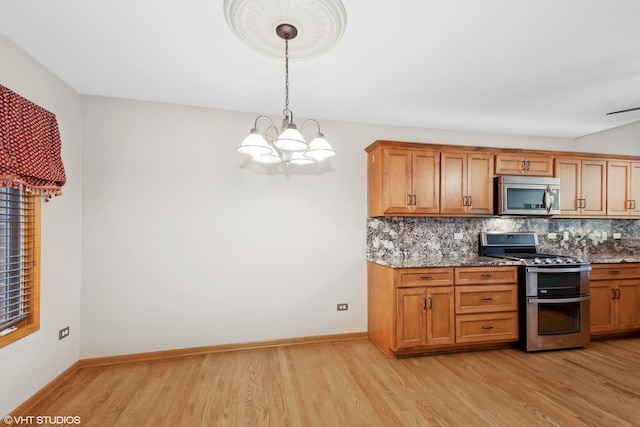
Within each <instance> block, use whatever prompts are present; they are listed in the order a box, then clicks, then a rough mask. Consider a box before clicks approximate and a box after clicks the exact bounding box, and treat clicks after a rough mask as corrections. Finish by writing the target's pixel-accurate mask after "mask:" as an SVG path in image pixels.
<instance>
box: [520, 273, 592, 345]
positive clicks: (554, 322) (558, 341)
mask: <svg viewBox="0 0 640 427" xmlns="http://www.w3.org/2000/svg"><path fill="white" fill-rule="evenodd" d="M590 270H591V267H590V266H588V265H580V266H567V267H565V266H557V267H556V266H540V267H525V277H524V280H523V282H524V285H525V286H524V289H522V290H523V291H524V292H522V293H521V297H520V299H521V306H520V308H521V310H520V313H521V318H520V321H521V327H520V335H521V339H520V344H521V347H522V349H523V350H526V351H539V350H552V349H562V348H573V347H584V346H586V345H587V344H589V338H590V336H589V311H590V300H591V296H590V295H589V278H590Z"/></svg>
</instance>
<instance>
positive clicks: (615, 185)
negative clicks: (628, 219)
mask: <svg viewBox="0 0 640 427" xmlns="http://www.w3.org/2000/svg"><path fill="white" fill-rule="evenodd" d="M607 215H624V216H630V215H633V216H639V215H640V162H626V161H608V162H607Z"/></svg>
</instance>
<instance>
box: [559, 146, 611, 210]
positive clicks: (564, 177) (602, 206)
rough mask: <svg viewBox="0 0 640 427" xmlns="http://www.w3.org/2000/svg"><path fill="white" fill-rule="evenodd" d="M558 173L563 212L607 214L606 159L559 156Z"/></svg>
mask: <svg viewBox="0 0 640 427" xmlns="http://www.w3.org/2000/svg"><path fill="white" fill-rule="evenodd" d="M555 176H556V177H557V178H560V211H561V215H571V216H575V215H578V216H581V215H606V213H607V162H606V161H604V160H597V159H579V158H570V157H558V158H556V159H555Z"/></svg>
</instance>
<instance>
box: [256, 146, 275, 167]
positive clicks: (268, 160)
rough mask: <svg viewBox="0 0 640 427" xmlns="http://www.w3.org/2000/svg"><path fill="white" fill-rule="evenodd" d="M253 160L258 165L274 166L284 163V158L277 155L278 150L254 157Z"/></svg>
mask: <svg viewBox="0 0 640 427" xmlns="http://www.w3.org/2000/svg"><path fill="white" fill-rule="evenodd" d="M253 160H254V161H256V162H258V163H263V164H267V165H274V164H276V163H280V162H282V158H281V157H280V156H279V155H278V153H276V150H274V149H273V148H270V150H269V152H268V153H266V154H260V155H258V156H254V157H253Z"/></svg>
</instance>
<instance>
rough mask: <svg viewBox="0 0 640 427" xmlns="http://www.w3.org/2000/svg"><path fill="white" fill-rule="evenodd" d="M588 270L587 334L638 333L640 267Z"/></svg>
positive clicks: (594, 267) (605, 266) (602, 266)
mask: <svg viewBox="0 0 640 427" xmlns="http://www.w3.org/2000/svg"><path fill="white" fill-rule="evenodd" d="M591 268H592V271H591V282H590V293H591V317H590V322H591V335H592V336H597V335H598V334H611V333H618V332H629V331H635V330H639V331H640V264H636V263H629V264H593V265H592V266H591Z"/></svg>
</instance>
